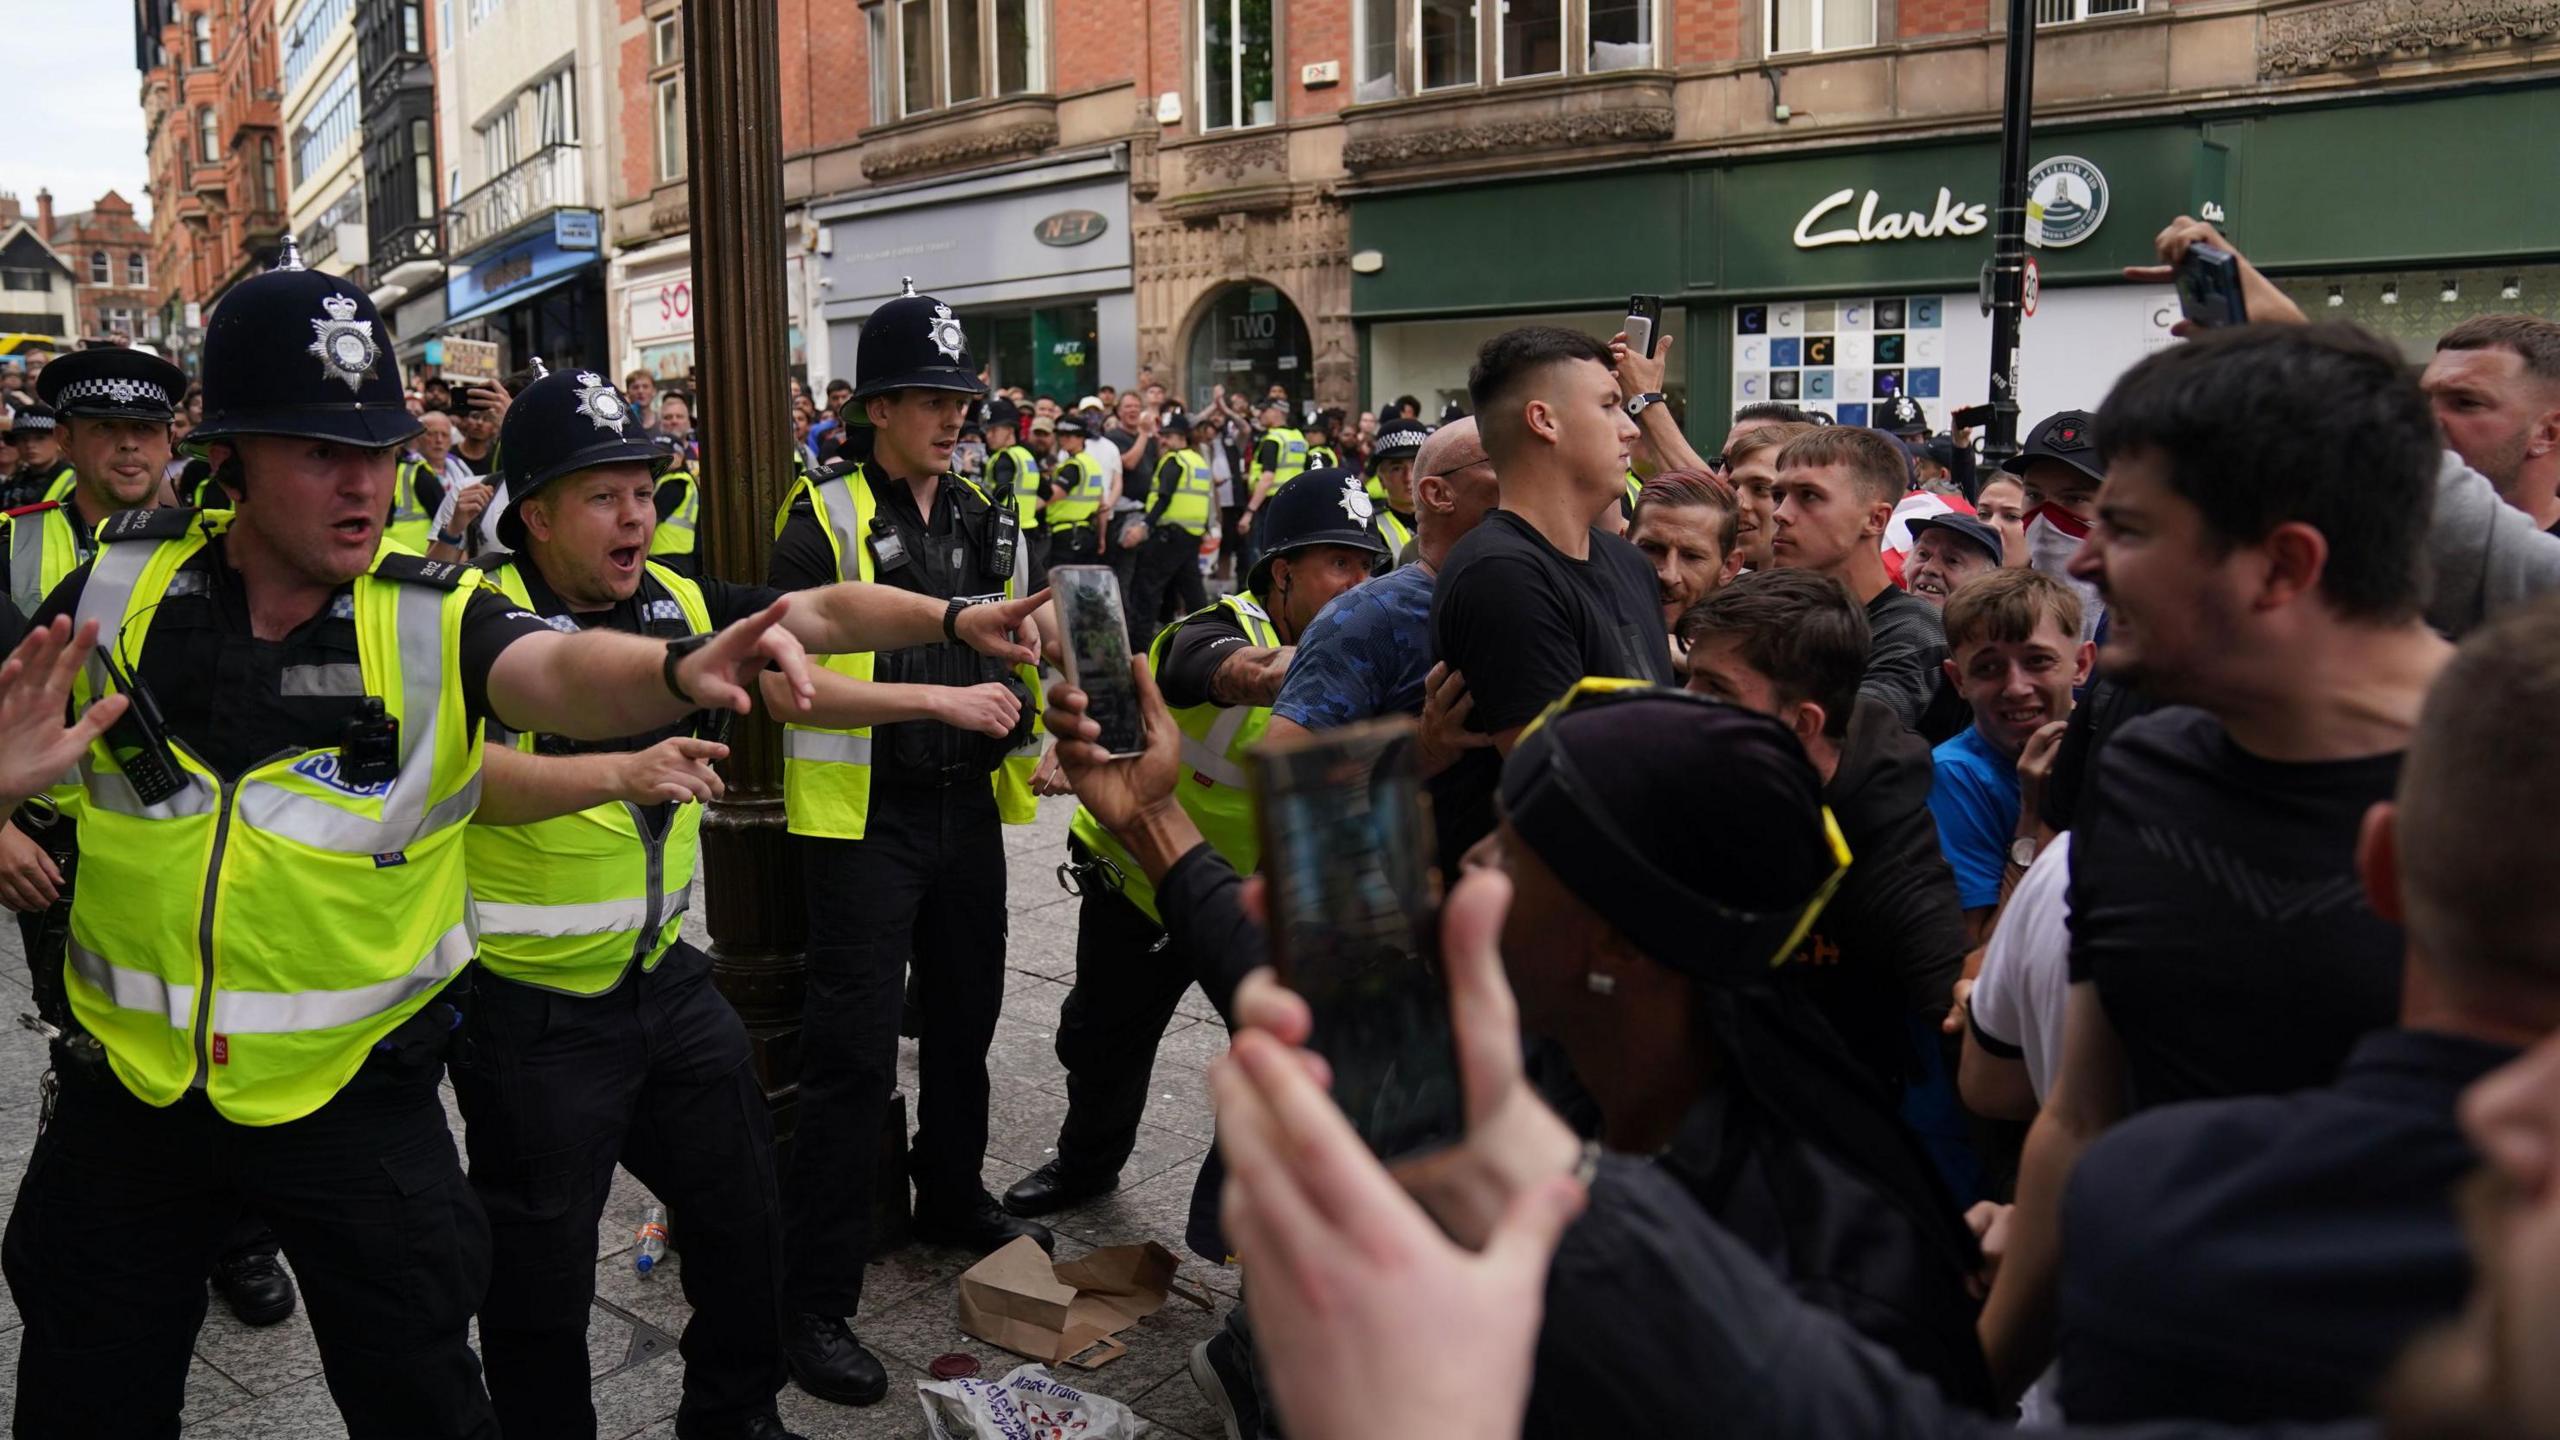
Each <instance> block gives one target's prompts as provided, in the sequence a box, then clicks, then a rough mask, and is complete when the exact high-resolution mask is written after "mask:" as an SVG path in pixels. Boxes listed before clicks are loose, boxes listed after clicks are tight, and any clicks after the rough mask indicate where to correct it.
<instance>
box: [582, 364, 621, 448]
mask: <svg viewBox="0 0 2560 1440" xmlns="http://www.w3.org/2000/svg"><path fill="white" fill-rule="evenodd" d="M578 413H579V414H581V415H584V416H586V417H587V420H588V422H589V423H590V424H592V425H594V426H595V427H596V428H597V429H599V430H610V431H612V432H613V433H614V434H616V435H620V434H621V433H622V427H623V426H624V425H625V424H627V423H629V421H630V419H631V412H630V410H629V409H627V408H625V407H624V405H623V403H622V397H621V396H620V395H618V394H615V393H614V389H613V384H612V382H610V381H608V380H606V379H605V378H604V377H602V376H600V375H598V374H596V373H595V372H594V371H592V370H581V371H579V372H578Z"/></svg>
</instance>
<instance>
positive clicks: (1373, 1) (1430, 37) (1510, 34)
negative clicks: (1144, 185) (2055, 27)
mask: <svg viewBox="0 0 2560 1440" xmlns="http://www.w3.org/2000/svg"><path fill="white" fill-rule="evenodd" d="M1211 3H1212V4H1215V3H1217V0H1211ZM1660 3H1661V0H1489V3H1488V0H1356V8H1355V9H1354V10H1353V12H1352V13H1353V20H1354V28H1355V35H1354V41H1353V46H1352V48H1353V51H1354V53H1355V55H1356V56H1357V57H1358V70H1359V73H1358V75H1357V77H1356V88H1355V90H1354V92H1353V96H1352V98H1353V99H1354V100H1355V101H1359V102H1363V103H1365V102H1370V101H1377V100H1392V99H1394V98H1396V97H1397V96H1400V95H1413V94H1428V93H1429V92H1431V91H1434V90H1449V89H1456V88H1466V87H1473V86H1477V85H1481V84H1483V83H1484V82H1485V79H1486V76H1485V74H1484V72H1483V69H1482V67H1481V65H1480V63H1479V61H1478V59H1477V56H1478V55H1480V54H1481V53H1482V52H1483V51H1484V50H1485V48H1486V47H1488V46H1490V47H1491V48H1492V50H1493V54H1494V66H1493V70H1494V74H1493V76H1492V77H1491V78H1493V79H1494V80H1496V81H1509V80H1535V79H1540V78H1544V77H1549V76H1556V75H1587V74H1602V73H1605V72H1608V71H1611V70H1629V69H1639V68H1645V67H1650V66H1652V65H1654V64H1656V63H1658V60H1657V57H1658V53H1659V52H1658V50H1657V41H1658V32H1659V28H1660V23H1661V22H1660V18H1659V17H1658V16H1657V15H1656V13H1655V11H1656V10H1657V8H1658V7H1659V5H1660ZM1841 3H1845V0H1841ZM2091 3H2105V0H2091Z"/></svg>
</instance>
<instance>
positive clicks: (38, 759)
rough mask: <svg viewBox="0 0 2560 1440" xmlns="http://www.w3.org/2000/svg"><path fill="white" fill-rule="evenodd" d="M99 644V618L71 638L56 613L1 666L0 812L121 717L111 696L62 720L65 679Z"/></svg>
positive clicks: (67, 701) (46, 781)
mask: <svg viewBox="0 0 2560 1440" xmlns="http://www.w3.org/2000/svg"><path fill="white" fill-rule="evenodd" d="M97 643H98V622H97V621H95V620H92V621H89V622H88V623H87V624H84V625H82V626H81V627H80V631H79V633H78V634H77V635H76V636H75V635H74V634H73V633H72V630H71V617H69V616H67V615H57V616H55V617H54V620H53V623H52V624H50V625H42V626H38V627H36V628H35V629H32V630H29V631H28V632H27V638H26V639H24V640H22V641H20V642H18V648H17V651H16V653H14V654H12V655H11V656H10V657H9V659H8V663H6V664H0V807H5V808H8V809H15V808H17V806H18V805H19V804H20V803H21V802H23V801H24V800H25V799H26V798H27V797H28V796H30V795H33V794H35V793H36V792H37V791H39V790H42V789H43V788H45V787H46V786H47V785H50V784H52V783H53V782H54V781H56V780H58V779H60V778H61V777H62V773H63V772H64V771H66V770H68V769H70V768H71V767H72V766H73V765H75V764H77V763H79V760H80V752H81V751H83V750H86V749H88V748H89V742H90V741H92V740H95V739H97V738H98V736H100V735H101V734H104V733H105V732H106V728H107V727H108V726H110V725H113V724H114V723H116V721H117V719H118V718H119V717H121V716H122V715H123V714H124V707H125V697H124V696H122V695H110V696H107V697H106V698H105V699H102V700H100V701H98V702H97V703H96V704H94V705H91V706H90V707H89V708H88V710H87V711H86V712H84V713H83V714H82V715H81V716H80V718H79V719H77V720H65V719H64V717H65V716H67V715H69V714H70V713H71V681H72V679H73V677H74V676H77V675H78V674H79V673H80V667H81V666H82V665H85V664H87V663H88V660H89V651H90V649H91V648H92V647H94V646H95V645H96V644H97ZM58 879H59V877H57V881H58ZM47 903H51V902H50V901H48V902H47ZM22 908H26V907H22ZM39 908H40V907H39Z"/></svg>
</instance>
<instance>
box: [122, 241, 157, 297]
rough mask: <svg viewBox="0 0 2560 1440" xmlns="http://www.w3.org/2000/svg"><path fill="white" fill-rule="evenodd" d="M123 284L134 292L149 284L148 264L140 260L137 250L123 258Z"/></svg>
mask: <svg viewBox="0 0 2560 1440" xmlns="http://www.w3.org/2000/svg"><path fill="white" fill-rule="evenodd" d="M124 283H125V284H126V286H127V287H129V288H131V289H135V290H139V289H141V288H142V287H143V286H145V285H148V284H150V283H151V266H150V263H149V262H148V261H146V260H144V259H143V258H142V252H141V251H139V250H136V251H134V252H133V253H132V254H130V255H127V256H125V257H124Z"/></svg>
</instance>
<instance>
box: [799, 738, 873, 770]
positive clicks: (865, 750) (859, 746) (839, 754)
mask: <svg viewBox="0 0 2560 1440" xmlns="http://www.w3.org/2000/svg"><path fill="white" fill-rule="evenodd" d="M782 754H783V758H785V759H789V760H816V761H821V762H824V763H829V764H836V765H868V764H870V763H871V737H870V736H868V735H838V734H835V733H834V732H832V731H827V730H785V731H783V732H782Z"/></svg>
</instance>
